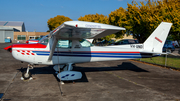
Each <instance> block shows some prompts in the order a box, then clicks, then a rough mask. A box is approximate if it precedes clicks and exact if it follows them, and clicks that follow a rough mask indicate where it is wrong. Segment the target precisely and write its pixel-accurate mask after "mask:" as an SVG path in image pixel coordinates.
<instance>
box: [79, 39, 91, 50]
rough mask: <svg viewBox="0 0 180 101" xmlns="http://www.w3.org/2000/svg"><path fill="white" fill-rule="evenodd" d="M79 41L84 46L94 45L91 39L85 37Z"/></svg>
mask: <svg viewBox="0 0 180 101" xmlns="http://www.w3.org/2000/svg"><path fill="white" fill-rule="evenodd" d="M79 42H80V44H81V46H82V47H83V48H85V47H91V46H94V45H93V44H92V43H90V42H89V41H87V40H85V39H83V40H79Z"/></svg>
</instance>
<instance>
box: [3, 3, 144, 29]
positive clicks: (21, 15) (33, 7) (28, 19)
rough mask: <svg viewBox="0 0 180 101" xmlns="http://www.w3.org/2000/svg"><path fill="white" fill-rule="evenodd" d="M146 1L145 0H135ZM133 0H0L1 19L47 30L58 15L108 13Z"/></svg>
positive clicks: (71, 16)
mask: <svg viewBox="0 0 180 101" xmlns="http://www.w3.org/2000/svg"><path fill="white" fill-rule="evenodd" d="M135 1H137V2H139V1H145V0H135ZM131 2H132V0H0V7H1V9H0V21H22V22H24V23H25V27H26V31H29V32H32V31H35V30H36V31H37V32H46V31H47V30H48V27H47V21H48V19H50V18H53V17H55V16H57V15H64V16H67V17H69V18H71V19H72V20H77V19H78V18H79V17H80V16H85V15H87V14H96V13H98V14H103V15H107V16H108V14H110V13H111V11H114V10H116V9H118V8H119V7H123V8H127V3H130V4H131Z"/></svg>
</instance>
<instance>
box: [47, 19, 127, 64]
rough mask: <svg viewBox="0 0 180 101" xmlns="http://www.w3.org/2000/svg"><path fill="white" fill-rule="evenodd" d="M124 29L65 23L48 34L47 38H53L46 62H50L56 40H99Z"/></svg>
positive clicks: (96, 24) (98, 24)
mask: <svg viewBox="0 0 180 101" xmlns="http://www.w3.org/2000/svg"><path fill="white" fill-rule="evenodd" d="M120 30H125V28H122V27H117V26H112V25H107V24H100V23H94V22H85V21H67V22H64V23H63V24H62V25H60V26H59V27H57V28H56V29H55V30H53V31H52V32H50V34H49V37H51V38H53V42H52V45H51V52H50V55H49V58H48V61H51V60H52V56H53V53H54V51H55V47H56V43H57V39H67V40H79V39H88V38H89V39H94V38H101V37H104V36H107V35H110V34H113V33H116V32H119V31H120Z"/></svg>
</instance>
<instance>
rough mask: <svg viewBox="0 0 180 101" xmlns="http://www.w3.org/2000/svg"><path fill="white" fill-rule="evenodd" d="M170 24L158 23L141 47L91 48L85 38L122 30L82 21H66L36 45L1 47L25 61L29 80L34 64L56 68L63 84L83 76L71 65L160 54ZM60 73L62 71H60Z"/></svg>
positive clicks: (24, 76)
mask: <svg viewBox="0 0 180 101" xmlns="http://www.w3.org/2000/svg"><path fill="white" fill-rule="evenodd" d="M171 26H172V23H167V22H161V24H160V25H159V26H158V27H157V28H156V29H155V30H154V32H153V33H152V34H151V35H150V36H149V37H148V38H147V40H146V41H145V42H144V43H143V44H129V45H116V46H94V45H92V43H90V42H88V41H87V40H85V39H94V38H101V37H104V36H106V35H109V34H112V33H116V32H119V31H120V30H125V28H122V27H117V26H112V25H107V24H100V23H94V22H85V21H67V22H64V23H63V24H62V25H60V26H59V27H57V28H56V29H55V30H53V31H52V32H50V33H49V34H48V35H46V36H44V37H43V38H42V39H41V40H40V41H39V42H38V43H35V44H14V45H11V46H8V47H6V48H4V49H5V50H9V51H10V52H12V55H13V57H14V58H15V59H17V60H20V61H24V62H28V63H29V64H28V67H27V70H26V71H24V72H23V73H22V76H23V78H24V79H29V78H30V77H31V73H30V71H29V69H32V68H33V66H34V65H36V64H45V65H55V66H54V67H53V68H54V70H55V71H57V72H59V73H58V74H57V77H58V78H59V79H60V80H62V81H69V80H77V79H81V78H82V73H81V72H78V71H73V66H72V65H73V64H76V63H84V62H96V61H112V60H126V59H137V58H150V57H154V56H159V55H161V54H162V48H163V45H164V42H165V40H166V38H167V35H168V33H169V31H170V28H171ZM61 70H62V71H61Z"/></svg>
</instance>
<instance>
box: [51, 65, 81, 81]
mask: <svg viewBox="0 0 180 101" xmlns="http://www.w3.org/2000/svg"><path fill="white" fill-rule="evenodd" d="M53 68H54V70H55V71H56V72H59V73H58V74H57V77H58V78H59V79H60V80H61V81H73V80H77V79H81V78H82V73H81V72H77V71H71V70H72V69H73V66H72V63H68V64H66V65H59V66H58V65H55V66H54V67H53ZM59 68H60V69H63V71H59Z"/></svg>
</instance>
